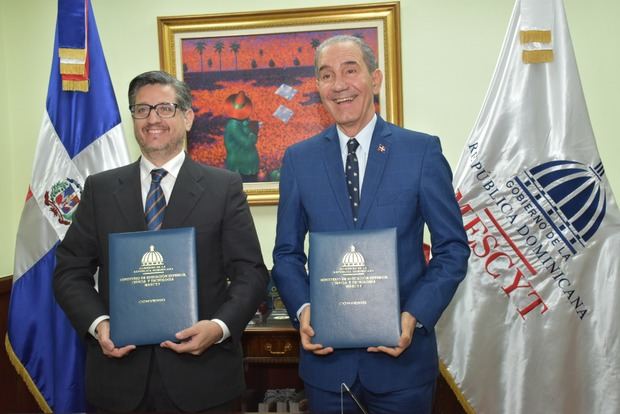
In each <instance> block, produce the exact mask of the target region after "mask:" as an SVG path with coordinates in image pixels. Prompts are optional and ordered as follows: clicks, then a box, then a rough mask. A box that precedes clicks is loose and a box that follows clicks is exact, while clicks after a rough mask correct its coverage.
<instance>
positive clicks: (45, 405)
mask: <svg viewBox="0 0 620 414" xmlns="http://www.w3.org/2000/svg"><path fill="white" fill-rule="evenodd" d="M120 123H121V119H120V115H119V111H118V105H117V103H116V98H115V96H114V91H113V89H112V83H111V81H110V76H109V74H108V69H107V66H106V62H105V59H104V56H103V50H102V48H101V43H100V41H99V35H98V33H97V27H96V25H95V17H94V15H93V10H92V7H91V4H90V1H89V0H58V16H57V22H56V36H55V42H54V56H53V61H52V70H51V75H50V82H49V87H48V93H47V102H46V110H45V112H44V114H43V121H42V123H41V129H40V131H39V137H38V142H37V147H36V153H35V157H34V166H33V172H32V181H31V184H30V188H29V189H28V194H27V197H26V203H25V205H24V209H23V212H22V216H21V220H20V223H19V229H18V234H17V242H16V248H15V268H14V274H13V287H12V291H11V302H10V305H9V317H8V333H7V336H6V338H5V346H6V349H7V353H8V354H9V358H10V360H11V362H12V363H13V365H14V366H15V368H16V370H17V372H18V373H19V374H20V375H21V376H22V378H23V379H24V381H25V382H26V384H27V385H28V388H29V390H30V391H31V393H32V394H33V396H34V397H35V399H36V401H37V402H38V404H39V406H40V407H41V409H42V410H43V411H44V412H52V411H53V412H80V411H82V412H83V411H86V403H85V393H84V353H83V348H82V344H81V340H80V338H78V337H77V334H76V332H75V331H74V329H73V327H72V326H71V324H70V323H69V321H68V320H67V318H66V316H65V314H64V313H63V311H62V310H61V309H60V307H59V306H58V304H57V303H56V301H55V300H54V295H53V291H52V276H53V271H54V265H55V252H56V246H57V244H58V243H59V241H60V240H62V238H63V237H64V235H65V232H66V231H67V229H68V226H69V225H70V224H71V219H72V216H73V213H74V212H75V210H76V208H77V206H78V204H79V202H80V196H81V191H82V186H83V183H84V180H85V179H86V177H87V176H88V175H90V174H94V173H97V172H100V171H103V170H106V169H110V168H114V167H119V166H121V165H125V164H127V163H128V162H129V153H128V151H127V146H126V143H125V139H124V136H123V132H122V129H121V125H120Z"/></svg>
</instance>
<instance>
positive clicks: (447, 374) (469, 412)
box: [439, 359, 476, 414]
mask: <svg viewBox="0 0 620 414" xmlns="http://www.w3.org/2000/svg"><path fill="white" fill-rule="evenodd" d="M439 371H440V372H441V376H442V377H443V379H444V380H446V382H447V383H448V385H449V386H450V388H451V389H452V392H453V393H454V395H455V396H456V399H457V400H458V401H459V403H461V407H463V410H465V412H466V413H467V414H476V411H475V410H474V407H472V406H471V404H469V401H467V398H465V396H464V395H463V393H462V392H461V389H460V388H459V386H458V385H457V384H456V381H454V378H453V377H452V374H451V373H450V371H449V370H448V367H446V364H444V362H443V361H442V360H441V359H440V360H439Z"/></svg>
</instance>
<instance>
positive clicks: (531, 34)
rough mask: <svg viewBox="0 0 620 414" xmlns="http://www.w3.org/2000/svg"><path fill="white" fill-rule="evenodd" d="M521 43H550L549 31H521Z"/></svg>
mask: <svg viewBox="0 0 620 414" xmlns="http://www.w3.org/2000/svg"><path fill="white" fill-rule="evenodd" d="M519 38H520V39H521V43H551V30H521V31H520V32H519Z"/></svg>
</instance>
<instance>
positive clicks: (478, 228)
mask: <svg viewBox="0 0 620 414" xmlns="http://www.w3.org/2000/svg"><path fill="white" fill-rule="evenodd" d="M454 186H455V191H456V193H457V199H458V200H459V204H460V208H461V214H462V216H463V224H464V227H465V230H466V232H467V236H468V240H469V246H470V248H471V252H472V254H471V256H470V259H469V268H468V273H467V277H466V278H465V280H464V281H463V283H462V284H461V285H460V286H459V289H458V290H457V293H456V296H455V297H454V299H453V301H452V303H451V304H450V306H449V307H448V309H447V310H446V312H445V313H444V315H443V317H442V319H441V320H440V324H439V325H438V329H437V331H438V342H439V352H440V357H441V360H442V371H443V373H444V376H446V377H447V378H448V379H449V381H450V382H451V385H452V387H453V389H454V390H455V391H456V393H457V395H458V397H459V398H460V400H461V402H462V404H463V406H464V407H465V409H466V411H468V412H476V413H618V412H620V393H619V392H618V390H620V357H619V356H620V339H619V338H620V324H619V323H618V320H620V254H619V252H620V212H619V210H618V207H617V204H616V202H615V200H614V196H613V193H612V190H611V188H610V185H609V182H608V180H607V177H606V175H605V169H604V166H603V163H602V160H601V158H600V156H599V152H598V149H597V147H596V142H595V139H594V133H593V130H592V126H591V123H590V118H589V115H588V111H587V108H586V103H585V98H584V94H583V90H582V87H581V81H580V79H579V74H578V71H577V64H576V60H575V55H574V52H573V46H572V42H571V38H570V34H569V30H568V26H567V21H566V16H565V12H564V5H563V2H562V0H517V1H516V3H515V7H514V10H513V14H512V18H511V21H510V24H509V28H508V32H507V35H506V38H505V40H504V45H503V48H502V52H501V54H500V57H499V61H498V64H497V67H496V70H495V74H494V76H493V79H492V81H491V85H490V88H489V90H488V92H487V96H486V99H485V101H484V103H483V107H482V110H481V112H480V114H479V117H478V120H477V122H476V124H475V126H474V128H473V130H472V132H471V135H470V137H469V139H468V140H467V143H466V145H465V148H464V150H463V154H462V156H461V159H460V162H459V165H458V167H457V169H456V171H455V179H454Z"/></svg>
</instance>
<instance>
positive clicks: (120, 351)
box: [95, 319, 136, 358]
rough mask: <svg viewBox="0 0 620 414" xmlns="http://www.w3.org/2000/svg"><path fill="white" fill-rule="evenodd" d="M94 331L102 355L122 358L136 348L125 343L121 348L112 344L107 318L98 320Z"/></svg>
mask: <svg viewBox="0 0 620 414" xmlns="http://www.w3.org/2000/svg"><path fill="white" fill-rule="evenodd" d="M95 332H97V336H98V338H97V340H98V341H99V346H100V347H101V350H102V351H103V355H105V356H107V357H110V358H122V357H124V356H125V355H127V354H128V353H130V352H131V351H133V350H134V349H136V346H135V345H126V346H124V347H122V348H117V347H116V346H115V345H114V342H112V340H111V339H110V321H109V320H108V319H106V320H103V321H101V322H99V324H98V325H97V327H96V328H95Z"/></svg>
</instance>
